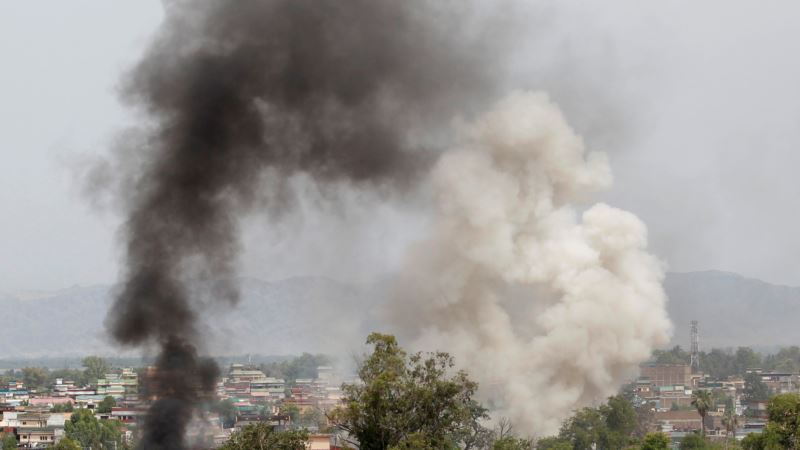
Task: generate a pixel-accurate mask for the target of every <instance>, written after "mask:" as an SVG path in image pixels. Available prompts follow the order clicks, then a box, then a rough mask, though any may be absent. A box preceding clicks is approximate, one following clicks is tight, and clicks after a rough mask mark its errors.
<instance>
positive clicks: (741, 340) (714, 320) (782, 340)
mask: <svg viewBox="0 0 800 450" xmlns="http://www.w3.org/2000/svg"><path fill="white" fill-rule="evenodd" d="M664 284H665V288H666V291H667V294H668V295H669V298H670V302H669V306H668V310H669V315H670V318H671V319H672V321H673V323H674V325H675V335H674V337H673V342H674V343H676V344H680V345H681V346H682V347H684V348H688V347H689V322H690V321H691V320H697V321H698V322H699V332H700V346H701V348H702V349H706V350H708V349H711V348H712V347H736V346H740V345H747V346H752V347H755V348H757V349H759V348H760V349H773V348H775V347H777V346H786V345H800V327H798V321H800V288H798V287H789V286H778V285H774V284H769V283H766V282H764V281H761V280H756V279H752V278H745V277H743V276H741V275H737V274H734V273H729V272H719V271H706V272H688V273H670V274H669V275H668V276H667V279H666V281H665V283H664Z"/></svg>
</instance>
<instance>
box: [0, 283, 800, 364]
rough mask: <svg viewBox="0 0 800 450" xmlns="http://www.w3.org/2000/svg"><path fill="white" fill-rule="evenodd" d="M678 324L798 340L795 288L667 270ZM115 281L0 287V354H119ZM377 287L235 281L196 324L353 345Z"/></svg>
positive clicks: (286, 343)
mask: <svg viewBox="0 0 800 450" xmlns="http://www.w3.org/2000/svg"><path fill="white" fill-rule="evenodd" d="M664 286H665V289H666V291H667V294H668V296H669V299H670V301H669V304H668V310H669V315H670V318H671V319H672V321H673V323H674V325H675V333H674V337H673V342H672V344H673V345H681V346H683V347H684V348H688V346H689V322H690V321H691V320H698V322H699V328H700V339H701V347H702V348H704V349H710V348H712V347H736V346H743V345H747V346H753V347H755V348H757V349H758V348H761V349H764V348H774V347H777V346H784V345H795V344H798V343H800V327H798V326H797V321H798V319H799V318H800V288H798V287H788V286H777V285H773V284H769V283H766V282H763V281H760V280H756V279H750V278H745V277H742V276H740V275H737V274H733V273H727V272H719V271H704V272H688V273H669V274H668V275H667V277H666V280H665V283H664ZM113 291H114V287H113V286H91V287H73V288H69V289H65V290H62V291H58V292H52V293H43V292H36V293H30V292H28V293H16V294H0V311H3V314H2V316H0V317H1V318H0V358H9V357H41V356H68V355H69V356H80V355H87V354H102V355H111V354H113V355H121V354H125V350H124V349H119V348H117V347H114V346H111V345H109V342H110V339H109V338H108V336H107V334H106V332H105V327H104V322H105V319H106V314H107V311H108V309H109V307H110V305H111V304H112V298H113ZM383 291H385V289H381V287H380V285H372V286H354V285H349V284H345V283H340V282H337V281H334V280H330V279H327V278H319V277H298V278H290V279H286V280H281V281H276V282H266V281H262V280H257V279H253V278H247V279H242V280H241V301H240V303H239V304H238V305H237V306H233V305H207V306H206V307H205V310H204V311H203V313H202V314H201V316H202V317H203V318H204V319H203V322H202V323H201V325H200V329H201V331H202V332H203V333H204V334H205V335H206V336H207V337H208V339H207V341H208V342H213V343H214V344H213V346H211V347H208V348H204V349H203V350H204V351H207V352H210V353H212V354H242V353H246V352H251V353H258V354H262V355H267V354H275V355H278V354H291V353H299V352H302V351H309V352H337V350H338V353H341V350H342V348H343V347H349V348H351V349H355V348H357V346H358V344H359V343H360V342H362V341H363V339H364V337H365V336H366V335H367V334H368V333H369V332H370V331H376V330H372V329H370V327H371V326H374V324H375V323H377V314H378V308H379V305H380V304H381V302H382V298H383V294H381V292H383Z"/></svg>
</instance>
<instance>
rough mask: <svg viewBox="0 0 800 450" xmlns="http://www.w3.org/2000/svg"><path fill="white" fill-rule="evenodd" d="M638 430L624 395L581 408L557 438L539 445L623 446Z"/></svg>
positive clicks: (578, 448)
mask: <svg viewBox="0 0 800 450" xmlns="http://www.w3.org/2000/svg"><path fill="white" fill-rule="evenodd" d="M636 429H637V414H636V410H635V409H634V407H633V405H631V403H630V402H629V401H628V400H627V399H626V398H625V397H623V396H621V395H618V396H614V397H610V398H609V399H608V403H607V404H605V405H603V406H601V407H599V408H583V409H581V410H579V411H578V412H576V413H575V415H574V416H572V417H571V418H569V419H567V421H566V422H564V425H562V427H561V431H560V432H559V433H558V438H557V439H549V440H542V441H540V442H539V446H538V448H542V445H543V442H544V445H545V447H544V448H561V447H564V444H567V445H568V446H569V448H571V449H574V450H589V449H592V448H594V447H596V448H598V449H618V448H624V447H626V446H627V445H628V444H629V443H631V441H632V439H633V438H634V433H635V431H636Z"/></svg>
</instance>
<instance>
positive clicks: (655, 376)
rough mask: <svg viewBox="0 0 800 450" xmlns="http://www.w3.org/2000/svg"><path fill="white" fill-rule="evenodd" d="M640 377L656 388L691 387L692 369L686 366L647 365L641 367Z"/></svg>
mask: <svg viewBox="0 0 800 450" xmlns="http://www.w3.org/2000/svg"><path fill="white" fill-rule="evenodd" d="M641 377H642V378H646V379H648V380H650V382H651V383H652V384H653V385H654V386H656V387H660V386H692V369H691V367H689V365H687V364H648V365H643V366H641Z"/></svg>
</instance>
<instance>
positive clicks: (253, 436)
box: [219, 422, 308, 450]
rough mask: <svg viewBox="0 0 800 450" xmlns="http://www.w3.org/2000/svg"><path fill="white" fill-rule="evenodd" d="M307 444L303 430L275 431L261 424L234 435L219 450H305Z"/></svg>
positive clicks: (245, 428)
mask: <svg viewBox="0 0 800 450" xmlns="http://www.w3.org/2000/svg"><path fill="white" fill-rule="evenodd" d="M307 443H308V432H307V431H305V430H289V431H275V430H273V428H272V426H270V425H268V424H266V423H263V422H262V423H257V424H253V425H247V426H245V427H244V428H242V430H241V431H239V432H237V433H234V434H233V435H232V436H231V438H230V440H228V442H226V443H225V445H223V446H222V447H220V448H219V450H305V449H306V444H307Z"/></svg>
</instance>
